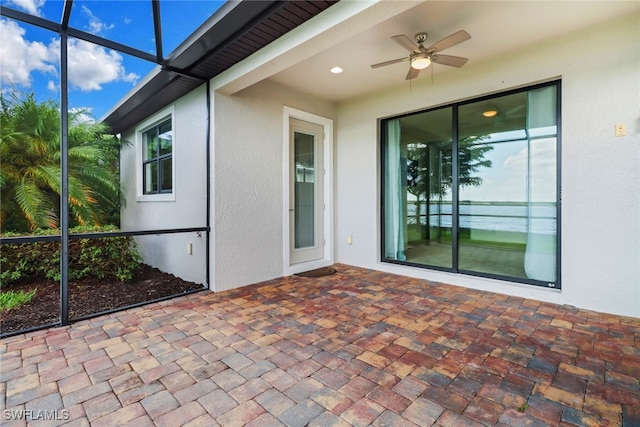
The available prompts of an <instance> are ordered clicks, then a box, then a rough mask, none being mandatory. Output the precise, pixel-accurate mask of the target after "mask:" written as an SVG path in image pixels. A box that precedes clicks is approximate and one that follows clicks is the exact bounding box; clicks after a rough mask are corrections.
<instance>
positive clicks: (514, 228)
mask: <svg viewBox="0 0 640 427" xmlns="http://www.w3.org/2000/svg"><path fill="white" fill-rule="evenodd" d="M558 91H559V82H551V83H548V84H541V85H538V86H535V87H531V88H528V89H522V90H514V91H510V92H506V93H504V94H501V95H495V96H491V97H485V98H482V99H478V100H473V101H466V102H463V103H459V104H454V105H452V106H450V107H444V108H438V109H434V110H430V111H423V112H418V113H412V114H407V115H404V116H399V117H394V118H389V119H385V120H383V121H382V126H383V127H382V132H383V144H382V157H383V164H382V166H383V194H382V204H383V206H382V216H383V230H382V232H383V248H382V249H383V254H382V258H383V260H384V261H390V262H394V263H402V264H410V265H415V266H426V267H429V268H436V269H444V270H446V271H454V272H458V273H466V274H474V275H480V276H485V277H491V278H500V279H502V278H508V279H510V280H513V281H517V282H522V283H530V284H535V285H541V286H548V287H559V283H558V282H559V263H558V256H559V255H558V254H559V248H558V244H559V239H558V234H559V233H558V226H559V206H558V200H559V194H558V188H559V187H558V182H559V177H558V173H557V172H558V151H559V150H558V147H559V140H558V120H559V114H558V113H559V110H558V106H559V104H558V98H559V96H558Z"/></svg>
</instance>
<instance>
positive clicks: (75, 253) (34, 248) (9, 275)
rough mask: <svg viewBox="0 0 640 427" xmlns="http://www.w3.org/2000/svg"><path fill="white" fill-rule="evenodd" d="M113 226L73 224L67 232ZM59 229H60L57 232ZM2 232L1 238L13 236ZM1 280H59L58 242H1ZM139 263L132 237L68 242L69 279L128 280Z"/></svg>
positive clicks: (40, 233)
mask: <svg viewBox="0 0 640 427" xmlns="http://www.w3.org/2000/svg"><path fill="white" fill-rule="evenodd" d="M114 231H117V228H116V227H114V226H106V227H76V228H73V229H71V230H70V234H79V233H98V232H101V233H103V232H114ZM56 232H57V230H38V231H37V232H35V233H33V234H32V235H36V236H45V235H55V234H56ZM58 232H59V231H58ZM15 236H16V234H11V235H10V234H3V235H2V237H15ZM0 251H1V252H0V283H1V285H2V286H7V285H10V284H11V283H15V282H17V281H35V280H41V279H50V280H60V257H61V252H60V243H59V242H34V243H18V244H4V245H1V247H0ZM141 262H142V258H141V256H140V254H139V253H138V250H137V247H136V244H135V241H134V240H133V238H132V237H128V236H118V237H101V238H87V239H78V240H75V239H73V240H70V241H69V279H70V280H74V279H83V278H86V277H94V278H99V279H117V280H119V281H121V282H124V281H127V280H131V279H132V278H133V273H134V271H135V269H136V268H137V267H138V266H139V264H140V263H141Z"/></svg>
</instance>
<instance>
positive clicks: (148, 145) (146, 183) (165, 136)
mask: <svg viewBox="0 0 640 427" xmlns="http://www.w3.org/2000/svg"><path fill="white" fill-rule="evenodd" d="M142 150H143V159H142V170H143V172H142V181H143V183H142V188H143V194H159V193H171V192H172V191H173V157H172V155H173V131H172V127H171V118H169V119H167V120H165V121H163V122H162V123H160V124H159V125H157V126H154V127H152V128H151V129H149V130H147V131H145V132H143V134H142Z"/></svg>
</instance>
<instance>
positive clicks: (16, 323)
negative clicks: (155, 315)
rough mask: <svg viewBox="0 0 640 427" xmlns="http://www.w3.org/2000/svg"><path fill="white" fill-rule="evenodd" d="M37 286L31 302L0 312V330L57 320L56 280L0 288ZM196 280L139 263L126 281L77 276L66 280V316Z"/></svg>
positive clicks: (172, 290)
mask: <svg viewBox="0 0 640 427" xmlns="http://www.w3.org/2000/svg"><path fill="white" fill-rule="evenodd" d="M34 288H37V291H36V295H35V296H34V297H33V299H32V300H31V302H29V303H28V304H25V305H23V306H20V307H17V308H15V309H12V310H8V311H0V333H1V334H7V333H11V332H15V331H21V330H25V329H30V328H34V327H38V326H42V325H47V324H50V323H56V322H58V321H59V319H60V283H59V282H54V281H51V280H42V281H37V282H29V283H16V284H12V285H11V286H10V287H7V288H6V289H3V291H4V290H13V291H27V292H28V291H31V290H32V289H34ZM202 288H203V286H202V285H200V284H197V283H192V282H186V281H184V280H182V279H180V278H179V277H176V276H174V275H172V274H167V273H163V272H161V271H160V270H158V269H157V268H152V267H150V266H148V265H145V264H142V265H141V266H140V268H139V269H138V270H137V271H136V274H135V277H134V279H133V280H131V281H129V282H119V281H117V280H115V281H113V280H107V279H95V278H89V279H81V280H75V281H73V282H70V283H69V319H70V320H73V319H78V318H81V317H84V316H89V315H91V314H96V313H100V312H103V311H106V310H112V309H116V308H119V307H126V306H129V305H132V304H137V303H142V302H145V301H152V300H155V299H158V298H162V297H167V296H171V295H180V294H183V293H185V292H189V291H192V290H197V289H202Z"/></svg>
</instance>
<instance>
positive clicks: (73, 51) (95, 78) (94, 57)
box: [56, 39, 140, 92]
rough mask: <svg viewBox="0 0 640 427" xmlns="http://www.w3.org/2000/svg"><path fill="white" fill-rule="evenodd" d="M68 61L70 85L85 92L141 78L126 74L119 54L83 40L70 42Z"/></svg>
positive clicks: (133, 81) (132, 81)
mask: <svg viewBox="0 0 640 427" xmlns="http://www.w3.org/2000/svg"><path fill="white" fill-rule="evenodd" d="M58 43H60V42H59V41H58ZM56 49H57V48H56ZM67 60H68V67H69V83H70V84H71V87H72V88H77V89H80V90H81V91H83V92H90V91H92V90H102V86H103V85H105V84H107V83H113V82H118V81H124V82H129V83H135V82H136V81H137V80H138V79H139V78H140V76H138V75H137V74H135V73H127V72H126V70H125V68H124V65H123V64H122V56H121V55H120V54H119V53H118V52H116V51H113V50H107V49H105V48H104V47H102V46H98V45H95V44H93V43H88V42H85V41H82V40H75V39H74V40H69V47H68V58H67Z"/></svg>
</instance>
